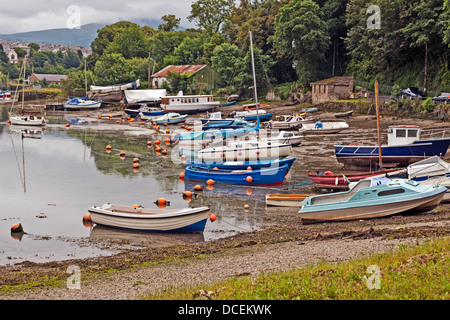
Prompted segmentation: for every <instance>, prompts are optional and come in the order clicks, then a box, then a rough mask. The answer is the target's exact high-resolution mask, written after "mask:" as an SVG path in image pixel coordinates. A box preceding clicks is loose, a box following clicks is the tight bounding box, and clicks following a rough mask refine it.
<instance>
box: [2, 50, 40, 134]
mask: <svg viewBox="0 0 450 320" xmlns="http://www.w3.org/2000/svg"><path fill="white" fill-rule="evenodd" d="M26 65H27V58H26V57H25V59H24V61H23V64H22V68H21V69H20V77H19V81H18V83H17V87H16V92H15V95H14V101H13V103H12V104H11V108H10V110H9V121H10V123H11V124H13V125H23V126H45V125H46V124H47V120H46V119H45V118H44V117H41V116H34V115H24V114H22V115H20V116H19V115H14V114H13V113H12V108H13V107H14V102H15V97H16V96H17V92H18V89H19V83H20V79H21V80H22V82H24V81H25V72H26V69H27V68H26ZM22 69H23V77H22ZM24 88H25V87H24V86H22V113H23V108H24V103H25V89H24Z"/></svg>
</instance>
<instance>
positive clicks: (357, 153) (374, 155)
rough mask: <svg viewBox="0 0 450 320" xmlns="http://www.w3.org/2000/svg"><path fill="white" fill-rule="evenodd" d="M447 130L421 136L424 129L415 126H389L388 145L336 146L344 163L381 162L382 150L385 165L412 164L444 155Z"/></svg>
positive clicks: (373, 164)
mask: <svg viewBox="0 0 450 320" xmlns="http://www.w3.org/2000/svg"><path fill="white" fill-rule="evenodd" d="M445 134H446V132H445V130H443V131H440V132H431V133H430V134H429V135H428V137H426V138H424V137H421V135H422V128H420V127H419V126H415V125H397V126H390V127H389V128H388V144H387V145H381V147H379V146H378V145H371V146H365V145H361V144H358V143H355V144H350V145H342V144H341V145H335V146H334V150H335V155H336V159H337V161H338V162H340V163H343V164H344V166H357V167H361V166H362V167H376V166H377V165H378V164H379V158H380V156H379V149H381V160H382V164H383V166H384V167H406V166H408V165H409V164H411V163H414V162H417V161H420V160H423V159H425V158H429V157H432V156H435V155H437V156H439V157H444V156H445V154H446V153H447V149H448V147H449V146H450V137H448V136H447V137H445Z"/></svg>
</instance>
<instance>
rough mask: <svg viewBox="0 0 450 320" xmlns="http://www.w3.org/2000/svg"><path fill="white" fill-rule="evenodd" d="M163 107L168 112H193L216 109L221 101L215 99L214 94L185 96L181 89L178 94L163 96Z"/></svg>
mask: <svg viewBox="0 0 450 320" xmlns="http://www.w3.org/2000/svg"><path fill="white" fill-rule="evenodd" d="M161 107H162V108H163V110H164V111H167V112H180V113H188V114H192V113H198V112H205V111H211V110H214V109H216V108H218V107H220V102H219V101H214V96H212V95H191V96H185V95H183V92H181V91H180V93H179V94H178V95H176V96H165V97H161Z"/></svg>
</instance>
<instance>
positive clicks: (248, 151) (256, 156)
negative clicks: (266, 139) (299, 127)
mask: <svg viewBox="0 0 450 320" xmlns="http://www.w3.org/2000/svg"><path fill="white" fill-rule="evenodd" d="M291 151H292V146H291V145H290V144H283V145H276V146H273V147H272V146H263V147H252V148H245V149H234V148H233V149H217V150H211V151H206V149H204V150H201V151H199V152H198V153H197V158H198V159H199V160H203V161H214V162H217V163H222V162H224V161H249V160H268V159H279V158H280V157H287V156H289V154H290V153H291Z"/></svg>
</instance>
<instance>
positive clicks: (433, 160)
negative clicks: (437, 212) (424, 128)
mask: <svg viewBox="0 0 450 320" xmlns="http://www.w3.org/2000/svg"><path fill="white" fill-rule="evenodd" d="M407 175H408V178H409V179H411V180H414V181H418V182H420V183H421V184H425V185H430V184H434V185H440V186H444V187H446V188H447V192H446V193H445V195H444V198H443V199H442V202H449V201H450V164H449V163H448V162H446V161H444V160H442V159H441V158H440V157H438V156H434V157H430V158H427V159H424V160H421V161H418V162H415V163H413V164H410V165H409V166H408V168H407Z"/></svg>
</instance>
